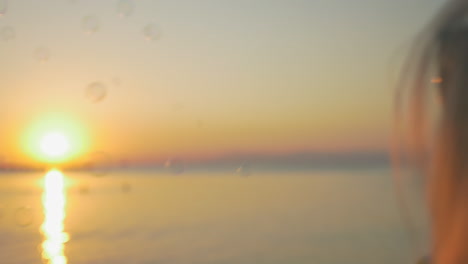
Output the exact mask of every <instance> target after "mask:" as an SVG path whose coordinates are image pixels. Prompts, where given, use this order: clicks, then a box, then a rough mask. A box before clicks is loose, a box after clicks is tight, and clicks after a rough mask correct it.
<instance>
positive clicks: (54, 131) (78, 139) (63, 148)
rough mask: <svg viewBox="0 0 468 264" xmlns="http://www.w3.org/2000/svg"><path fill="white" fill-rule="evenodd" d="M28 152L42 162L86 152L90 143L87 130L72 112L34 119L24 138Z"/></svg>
mask: <svg viewBox="0 0 468 264" xmlns="http://www.w3.org/2000/svg"><path fill="white" fill-rule="evenodd" d="M22 144H23V148H24V150H25V151H26V153H28V155H29V156H30V157H32V158H34V159H35V160H37V161H40V162H47V163H53V164H57V163H64V162H69V161H73V160H74V159H75V158H77V157H79V156H80V155H83V153H85V152H86V149H87V146H88V138H87V133H86V130H85V129H84V127H83V126H82V125H81V122H79V121H78V120H77V119H75V118H74V117H73V116H71V115H66V114H64V113H62V114H49V115H44V116H41V117H40V118H38V119H37V120H35V121H32V122H31V124H30V126H29V127H27V128H25V134H24V138H23V140H22Z"/></svg>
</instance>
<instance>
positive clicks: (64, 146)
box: [40, 132, 70, 158]
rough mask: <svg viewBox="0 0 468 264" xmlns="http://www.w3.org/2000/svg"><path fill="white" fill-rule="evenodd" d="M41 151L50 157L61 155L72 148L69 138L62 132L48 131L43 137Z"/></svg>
mask: <svg viewBox="0 0 468 264" xmlns="http://www.w3.org/2000/svg"><path fill="white" fill-rule="evenodd" d="M40 144H41V151H42V152H43V153H44V154H45V155H47V156H49V157H54V158H57V157H60V156H63V155H65V154H67V152H68V151H69V150H70V143H69V140H68V138H67V137H66V136H65V135H64V134H63V133H61V132H50V133H47V134H46V135H45V136H44V137H43V138H42V139H41V143H40Z"/></svg>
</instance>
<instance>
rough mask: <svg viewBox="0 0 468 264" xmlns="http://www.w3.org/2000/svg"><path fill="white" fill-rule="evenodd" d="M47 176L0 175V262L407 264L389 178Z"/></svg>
mask: <svg viewBox="0 0 468 264" xmlns="http://www.w3.org/2000/svg"><path fill="white" fill-rule="evenodd" d="M49 174H50V173H49ZM49 174H46V173H32V174H20V173H16V174H2V175H0V203H1V207H0V210H1V211H0V263H2V264H30V263H31V264H33V263H51V264H64V263H70V264H104V263H106V264H112V263H113V264H143V263H144V264H157V263H164V264H166V263H167V264H176V263H181V264H182V263H213V264H214V263H216V264H235V263H236V264H237V263H242V264H249V263H252V264H254V263H255V264H261V263H265V264H267V263H268V264H280V263H281V264H291V263H298V264H299V263H317V264H353V263H355V264H375V263H380V264H397V263H398V264H401V263H411V260H410V258H411V253H412V252H411V247H410V244H409V241H408V236H407V230H406V229H405V227H404V225H403V223H402V220H401V217H400V213H399V210H398V207H397V202H396V195H395V191H394V187H393V184H392V179H391V176H390V172H389V171H388V170H387V169H367V170H365V169H363V170H353V171H345V170H326V171H310V172H294V173H293V172H289V173H285V172H282V173H279V172H278V173H275V172H263V173H262V172H258V173H253V174H252V175H250V176H248V177H244V176H240V175H235V174H232V173H219V172H209V173H184V174H180V175H169V174H161V173H156V172H148V171H146V172H129V171H126V172H109V173H107V174H105V175H100V176H99V177H96V176H93V175H89V174H86V173H66V172H63V174H60V173H59V172H55V174H54V175H52V176H51V175H49Z"/></svg>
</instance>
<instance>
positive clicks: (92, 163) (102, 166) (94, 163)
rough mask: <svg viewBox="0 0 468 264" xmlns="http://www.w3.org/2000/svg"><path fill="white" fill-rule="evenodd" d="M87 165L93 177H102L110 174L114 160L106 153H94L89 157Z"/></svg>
mask: <svg viewBox="0 0 468 264" xmlns="http://www.w3.org/2000/svg"><path fill="white" fill-rule="evenodd" d="M86 165H87V168H88V169H89V171H90V172H91V174H92V175H94V176H96V177H102V176H105V175H106V174H108V173H109V170H110V169H111V165H112V158H111V156H110V155H109V154H108V153H106V152H103V151H98V152H94V153H91V154H90V155H88V161H87V164H86Z"/></svg>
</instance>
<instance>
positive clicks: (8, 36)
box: [0, 26, 16, 41]
mask: <svg viewBox="0 0 468 264" xmlns="http://www.w3.org/2000/svg"><path fill="white" fill-rule="evenodd" d="M15 37H16V33H15V29H14V28H12V27H10V26H5V27H3V28H2V29H1V30H0V39H1V40H3V41H9V40H12V39H14V38H15Z"/></svg>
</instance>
